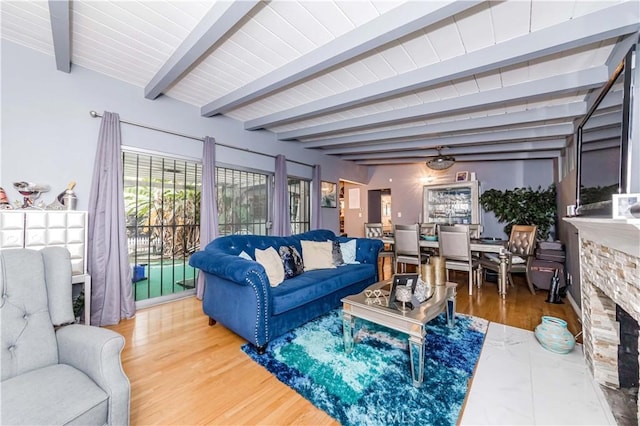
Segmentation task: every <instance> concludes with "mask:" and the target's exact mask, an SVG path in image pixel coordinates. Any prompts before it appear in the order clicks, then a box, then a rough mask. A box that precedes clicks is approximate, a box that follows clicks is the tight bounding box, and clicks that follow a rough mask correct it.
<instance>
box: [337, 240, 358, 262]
mask: <svg viewBox="0 0 640 426" xmlns="http://www.w3.org/2000/svg"><path fill="white" fill-rule="evenodd" d="M340 251H341V252H342V260H343V261H344V263H345V264H350V263H351V264H353V263H360V262H357V261H356V240H350V241H348V242H346V243H340Z"/></svg>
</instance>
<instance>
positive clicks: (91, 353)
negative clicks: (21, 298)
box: [56, 324, 131, 425]
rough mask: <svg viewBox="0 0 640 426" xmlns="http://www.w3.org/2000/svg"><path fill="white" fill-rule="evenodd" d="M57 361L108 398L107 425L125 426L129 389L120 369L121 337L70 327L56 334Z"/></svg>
mask: <svg viewBox="0 0 640 426" xmlns="http://www.w3.org/2000/svg"><path fill="white" fill-rule="evenodd" d="M56 338H57V339H58V359H59V362H60V363H61V364H68V365H71V366H72V367H75V368H77V369H78V370H80V371H82V372H83V373H85V374H86V375H87V376H89V377H90V378H91V379H92V380H93V381H94V382H96V384H97V385H98V386H100V387H101V388H102V390H104V391H105V392H106V393H107V394H108V395H109V424H110V425H128V424H129V402H130V397H131V385H130V383H129V379H128V378H127V376H126V375H125V374H124V371H123V369H122V361H121V359H120V355H121V353H122V348H124V337H123V336H121V335H120V334H118V333H116V332H114V331H112V330H108V329H106V328H100V327H91V326H88V325H79V324H72V325H67V326H64V327H61V328H59V329H58V330H57V331H56Z"/></svg>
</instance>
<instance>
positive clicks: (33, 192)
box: [13, 182, 51, 209]
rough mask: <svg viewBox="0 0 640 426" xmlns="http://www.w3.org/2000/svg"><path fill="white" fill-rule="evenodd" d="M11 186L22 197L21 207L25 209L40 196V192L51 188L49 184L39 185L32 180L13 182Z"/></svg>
mask: <svg viewBox="0 0 640 426" xmlns="http://www.w3.org/2000/svg"><path fill="white" fill-rule="evenodd" d="M13 187H14V188H15V189H16V190H17V191H18V192H19V193H20V195H22V196H23V197H24V202H23V203H22V206H21V208H23V209H26V208H29V207H31V206H33V203H34V202H35V201H36V200H37V199H38V197H40V194H42V193H43V192H47V191H49V190H50V189H51V187H50V186H49V185H40V184H36V183H32V182H13Z"/></svg>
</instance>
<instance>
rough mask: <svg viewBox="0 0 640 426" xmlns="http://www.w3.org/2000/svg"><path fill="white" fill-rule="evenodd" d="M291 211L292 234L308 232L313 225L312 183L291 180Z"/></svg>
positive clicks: (289, 185) (289, 181) (289, 182)
mask: <svg viewBox="0 0 640 426" xmlns="http://www.w3.org/2000/svg"><path fill="white" fill-rule="evenodd" d="M288 187H289V211H290V213H291V217H290V219H291V233H292V234H299V233H301V232H306V231H308V230H309V228H310V224H311V219H310V218H311V214H310V206H311V197H310V193H311V182H310V181H308V180H302V179H296V178H289V179H288Z"/></svg>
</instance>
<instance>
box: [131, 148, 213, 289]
mask: <svg viewBox="0 0 640 426" xmlns="http://www.w3.org/2000/svg"><path fill="white" fill-rule="evenodd" d="M122 156H123V182H124V200H125V214H126V223H127V238H128V243H129V263H130V264H131V267H132V281H133V292H134V297H135V300H136V301H140V300H146V299H151V298H155V297H160V296H171V295H175V294H177V293H182V292H184V291H186V290H191V289H193V288H195V277H196V273H195V269H194V268H192V267H191V266H189V256H190V255H191V254H192V253H193V252H195V251H196V250H197V249H198V248H199V244H200V190H201V182H202V168H201V165H200V164H199V163H198V162H195V161H189V160H181V159H175V158H168V157H162V156H158V155H150V154H143V153H136V152H130V151H124V152H123V154H122Z"/></svg>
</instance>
